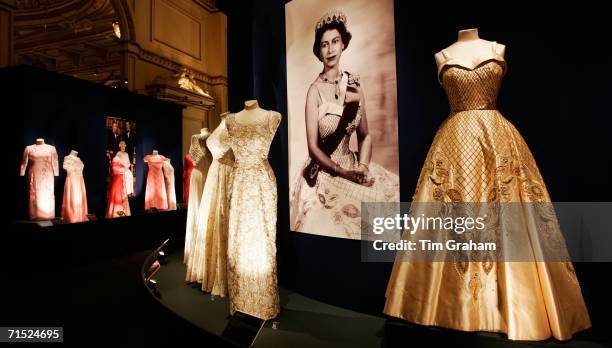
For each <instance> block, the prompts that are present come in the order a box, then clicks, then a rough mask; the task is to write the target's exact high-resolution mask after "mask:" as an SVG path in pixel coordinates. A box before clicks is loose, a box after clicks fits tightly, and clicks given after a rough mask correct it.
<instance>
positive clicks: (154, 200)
mask: <svg viewBox="0 0 612 348" xmlns="http://www.w3.org/2000/svg"><path fill="white" fill-rule="evenodd" d="M144 160H145V162H147V164H148V165H149V173H148V174H147V187H146V190H145V210H149V209H152V208H155V209H168V192H167V191H166V182H165V179H164V173H163V169H162V167H163V165H164V161H165V160H166V157H164V156H162V155H146V156H145V158H144Z"/></svg>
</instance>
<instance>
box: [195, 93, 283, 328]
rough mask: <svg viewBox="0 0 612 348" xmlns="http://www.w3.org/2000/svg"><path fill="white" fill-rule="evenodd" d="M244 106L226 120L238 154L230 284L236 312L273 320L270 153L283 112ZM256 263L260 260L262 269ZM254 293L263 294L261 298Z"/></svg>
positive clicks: (233, 186)
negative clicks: (254, 296) (252, 267)
mask: <svg viewBox="0 0 612 348" xmlns="http://www.w3.org/2000/svg"><path fill="white" fill-rule="evenodd" d="M244 106H245V109H244V110H242V111H240V112H239V113H237V114H230V115H228V116H227V118H226V119H225V125H226V129H227V138H228V145H229V147H230V148H231V150H232V152H233V154H234V157H235V163H234V165H233V169H232V170H233V171H232V174H231V179H229V183H228V184H229V185H228V190H229V192H228V194H229V197H231V199H230V200H229V209H228V214H227V217H228V222H227V226H228V230H227V282H228V285H227V288H228V289H229V304H230V314H234V312H235V311H240V312H243V313H249V314H250V315H252V316H255V317H257V318H260V319H264V320H268V319H272V318H275V317H276V316H277V315H278V313H279V311H280V305H279V296H278V282H277V272H276V220H277V216H276V213H277V187H276V177H275V175H274V172H273V170H272V168H271V167H270V164H269V162H268V160H267V157H268V153H269V150H270V145H271V144H272V140H273V139H274V135H275V133H276V130H277V129H278V125H279V123H280V120H281V115H280V113H278V112H276V111H270V110H264V109H262V108H260V107H259V104H258V103H257V101H256V100H247V101H246V102H245V103H244ZM207 184H208V182H207ZM246 260H248V261H246ZM250 265H257V267H256V269H257V270H256V271H253V270H251V269H250ZM253 294H257V300H256V301H253Z"/></svg>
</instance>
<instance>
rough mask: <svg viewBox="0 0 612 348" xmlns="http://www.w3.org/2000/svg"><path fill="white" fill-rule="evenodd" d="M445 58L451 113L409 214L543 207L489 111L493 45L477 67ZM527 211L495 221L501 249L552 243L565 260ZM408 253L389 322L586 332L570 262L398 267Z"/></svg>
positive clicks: (515, 335) (515, 148) (525, 332)
mask: <svg viewBox="0 0 612 348" xmlns="http://www.w3.org/2000/svg"><path fill="white" fill-rule="evenodd" d="M442 52H443V54H445V52H444V51H442ZM445 58H446V59H447V60H446V63H444V64H442V65H441V69H440V71H439V76H440V82H441V84H442V86H443V87H444V90H445V91H446V94H447V95H448V99H449V103H450V108H451V114H450V115H449V116H448V118H447V119H446V120H445V121H444V122H443V124H442V125H441V127H440V129H439V130H438V132H437V134H436V136H435V138H434V140H433V143H432V145H431V148H430V150H429V153H428V155H427V158H426V160H425V165H424V167H423V169H422V171H421V174H420V177H419V180H418V183H417V187H416V191H415V195H414V197H413V206H412V208H413V209H417V210H418V209H426V208H419V207H421V206H420V205H418V204H416V205H415V204H414V203H421V202H485V203H490V202H498V203H508V204H515V205H517V204H519V205H520V207H530V206H532V205H533V204H546V203H547V202H548V203H549V202H550V198H549V195H548V192H547V190H546V187H545V185H544V182H543V180H542V177H541V175H540V172H539V169H538V167H537V165H536V163H535V161H534V159H533V156H532V154H531V152H530V151H529V148H528V147H527V145H526V144H525V141H524V140H523V138H522V137H521V135H520V134H519V133H518V131H517V130H516V128H515V127H514V126H513V125H512V124H511V123H510V122H509V121H508V120H506V119H505V118H504V116H502V114H501V113H500V112H499V111H498V110H497V108H496V99H497V95H498V92H499V89H500V86H501V81H502V77H503V75H504V73H505V69H506V65H505V64H506V63H505V61H504V59H503V57H502V56H501V55H499V54H498V53H497V49H496V44H495V43H491V54H490V55H487V56H484V57H480V59H479V62H480V63H479V64H478V65H475V66H470V64H464V63H463V62H461V61H458V60H456V59H453V58H452V57H449V56H448V55H447V54H445ZM422 206H424V205H422ZM548 206H550V205H548ZM415 207H416V208H415ZM527 211H528V209H525V213H523V214H519V216H516V214H515V215H514V216H512V217H508V216H503V213H502V215H501V216H500V217H499V218H500V219H502V220H504V219H505V221H507V222H508V223H507V224H506V225H505V226H504V228H505V229H507V230H511V231H512V233H504V234H502V235H501V237H500V238H502V239H501V240H498V244H499V243H507V241H512V242H516V241H517V239H519V240H521V241H522V240H525V241H526V242H527V243H531V246H532V248H523V249H524V250H528V251H529V252H531V250H536V251H534V253H535V252H537V247H538V246H539V245H540V243H549V242H548V241H545V240H544V239H550V240H555V241H559V242H560V243H561V244H558V245H561V246H562V248H563V251H565V252H566V251H567V250H566V248H565V243H564V242H563V236H562V235H561V231H560V230H559V228H558V224H557V223H556V217H555V214H554V211H552V217H551V216H550V215H549V216H548V217H546V218H547V219H548V220H547V222H549V224H548V225H546V226H553V228H550V229H545V231H544V230H541V229H540V228H541V227H542V226H543V225H542V224H541V221H543V219H544V218H543V217H542V216H541V215H537V214H531V213H528V212H527ZM413 213H414V211H413ZM419 213H421V211H419ZM425 213H427V212H425ZM417 215H420V214H417ZM517 218H518V219H519V220H520V222H519V221H517V220H516V219H517ZM522 222H524V223H525V224H521V223H522ZM506 232H507V231H506ZM544 232H545V233H544ZM417 233H418V232H417ZM423 233H426V232H425V231H423ZM543 236H545V237H546V238H542V237H543ZM403 238H406V237H405V236H404V237H403ZM513 239H514V241H513ZM524 250H523V251H524ZM406 253H407V252H398V254H397V256H396V261H395V264H394V265H393V271H392V273H391V277H390V279H389V283H388V286H387V292H386V297H387V301H386V304H385V308H384V313H386V314H388V315H390V316H394V317H399V318H402V319H405V320H407V321H410V322H414V323H418V324H422V325H435V326H441V327H445V328H452V329H457V330H463V331H491V332H504V333H507V335H508V338H509V339H513V340H545V339H547V338H549V337H551V336H552V337H555V338H557V339H559V340H566V339H569V338H570V337H571V335H572V334H573V333H574V332H577V331H579V330H582V329H585V328H588V327H590V326H591V323H590V319H589V315H588V312H587V309H586V306H585V304H584V300H583V298H582V294H581V290H580V285H579V284H578V281H577V278H576V274H575V272H574V268H573V266H572V264H571V262H542V259H541V258H540V259H538V258H537V257H536V255H533V261H530V262H453V261H452V260H450V261H448V262H415V261H406V260H405V259H404V260H402V258H403V256H405V255H406ZM536 260H538V261H539V262H538V261H536Z"/></svg>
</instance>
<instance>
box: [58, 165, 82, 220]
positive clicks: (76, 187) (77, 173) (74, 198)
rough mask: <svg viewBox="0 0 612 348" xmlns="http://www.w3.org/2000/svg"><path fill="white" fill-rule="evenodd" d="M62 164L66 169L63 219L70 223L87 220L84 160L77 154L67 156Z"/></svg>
mask: <svg viewBox="0 0 612 348" xmlns="http://www.w3.org/2000/svg"><path fill="white" fill-rule="evenodd" d="M62 166H63V167H64V169H65V170H66V182H65V183H64V196H63V197H62V219H63V220H64V222H69V223H73V222H83V221H87V192H86V190H85V181H84V180H83V167H84V166H83V162H82V161H81V159H80V158H78V157H77V156H66V157H64V163H63V165H62Z"/></svg>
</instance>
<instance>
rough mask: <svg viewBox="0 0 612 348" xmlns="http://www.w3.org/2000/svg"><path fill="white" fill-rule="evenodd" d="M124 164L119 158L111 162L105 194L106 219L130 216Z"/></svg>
mask: <svg viewBox="0 0 612 348" xmlns="http://www.w3.org/2000/svg"><path fill="white" fill-rule="evenodd" d="M126 169H128V168H126V167H125V163H124V162H123V161H122V160H121V159H120V158H119V157H115V158H113V161H112V162H111V171H112V177H111V183H110V186H109V188H108V194H107V207H106V218H107V219H111V218H116V217H121V216H129V215H130V202H129V201H128V196H127V194H126V189H125V173H124V172H125V170H126Z"/></svg>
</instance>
